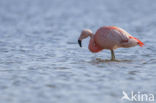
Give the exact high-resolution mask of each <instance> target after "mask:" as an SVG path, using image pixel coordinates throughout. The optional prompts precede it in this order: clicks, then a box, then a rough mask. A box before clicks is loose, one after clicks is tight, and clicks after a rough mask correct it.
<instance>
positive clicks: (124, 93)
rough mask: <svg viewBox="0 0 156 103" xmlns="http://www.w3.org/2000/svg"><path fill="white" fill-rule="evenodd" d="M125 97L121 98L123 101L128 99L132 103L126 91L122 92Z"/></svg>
mask: <svg viewBox="0 0 156 103" xmlns="http://www.w3.org/2000/svg"><path fill="white" fill-rule="evenodd" d="M122 94H123V97H122V98H121V100H123V99H127V100H129V101H130V98H129V97H128V95H127V93H126V92H125V91H122Z"/></svg>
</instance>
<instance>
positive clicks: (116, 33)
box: [78, 26, 144, 60]
mask: <svg viewBox="0 0 156 103" xmlns="http://www.w3.org/2000/svg"><path fill="white" fill-rule="evenodd" d="M88 36H90V42H89V46H88V48H89V50H90V51H91V52H93V53H97V52H100V51H101V50H103V49H109V50H111V54H112V60H114V59H115V55H114V51H113V50H114V49H117V48H121V47H123V48H129V47H133V46H136V45H139V46H141V47H142V46H143V45H144V44H143V43H142V42H141V41H140V40H139V39H137V38H135V37H133V36H131V35H130V34H129V33H128V32H126V31H125V30H123V29H121V28H118V27H115V26H104V27H101V28H99V29H98V30H97V31H96V33H95V34H93V33H92V32H91V30H88V29H87V30H83V31H82V33H81V35H80V37H79V40H78V42H79V44H80V46H81V40H82V39H85V38H87V37H88Z"/></svg>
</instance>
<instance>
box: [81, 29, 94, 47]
mask: <svg viewBox="0 0 156 103" xmlns="http://www.w3.org/2000/svg"><path fill="white" fill-rule="evenodd" d="M92 35H93V33H92V31H91V30H90V29H84V30H82V32H81V34H80V37H79V39H78V43H79V46H80V47H82V44H81V42H82V40H83V39H85V38H87V37H88V36H90V37H91V36H92Z"/></svg>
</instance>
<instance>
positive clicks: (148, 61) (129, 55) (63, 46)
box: [0, 0, 156, 103]
mask: <svg viewBox="0 0 156 103" xmlns="http://www.w3.org/2000/svg"><path fill="white" fill-rule="evenodd" d="M155 4H156V1H155V0H96V1H95V0H68V1H64V0H0V101H1V103H104V102H106V103H120V102H128V101H121V100H120V98H121V97H122V91H123V90H124V91H126V92H128V93H130V92H131V91H134V92H141V93H152V94H154V95H156V94H155V93H156V84H155V81H156V58H155V57H156V48H155V45H156V40H155V38H156V35H155V33H156V29H155V28H156V21H155V18H156V13H155V11H156V6H155ZM103 25H116V26H119V27H121V28H123V29H125V30H127V31H128V32H130V33H131V34H132V35H133V36H135V37H137V38H139V39H140V40H141V41H142V42H144V44H145V46H144V47H142V48H141V47H139V46H137V47H134V48H129V49H124V48H120V49H117V50H116V51H115V53H116V58H117V61H114V62H112V61H110V60H109V59H110V52H109V51H108V50H103V51H102V52H101V53H97V54H92V53H90V52H89V50H88V49H87V45H88V41H89V39H87V40H84V41H83V48H80V47H79V46H78V44H77V38H78V37H79V35H80V32H81V30H82V29H84V28H90V29H91V30H93V32H95V31H96V30H97V29H98V28H99V27H100V26H103Z"/></svg>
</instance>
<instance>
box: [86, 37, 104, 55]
mask: <svg viewBox="0 0 156 103" xmlns="http://www.w3.org/2000/svg"><path fill="white" fill-rule="evenodd" d="M88 49H89V50H90V51H91V52H93V53H97V52H99V51H101V50H102V49H103V48H101V47H99V46H98V45H97V44H96V43H95V39H94V35H91V36H90V41H89V46H88Z"/></svg>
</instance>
